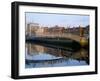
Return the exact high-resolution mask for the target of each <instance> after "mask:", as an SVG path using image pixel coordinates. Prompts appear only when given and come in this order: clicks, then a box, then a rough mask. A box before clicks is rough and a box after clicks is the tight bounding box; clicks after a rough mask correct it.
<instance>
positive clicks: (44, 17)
mask: <svg viewBox="0 0 100 81" xmlns="http://www.w3.org/2000/svg"><path fill="white" fill-rule="evenodd" d="M25 16H26V23H33V22H34V23H39V24H40V26H48V27H52V26H55V25H58V26H64V27H67V26H70V27H73V26H79V25H81V26H83V27H84V26H87V25H89V18H90V17H89V16H88V15H69V14H50V13H28V12H27V13H25Z"/></svg>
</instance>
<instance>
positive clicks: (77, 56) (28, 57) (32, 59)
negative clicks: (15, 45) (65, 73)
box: [25, 43, 89, 68]
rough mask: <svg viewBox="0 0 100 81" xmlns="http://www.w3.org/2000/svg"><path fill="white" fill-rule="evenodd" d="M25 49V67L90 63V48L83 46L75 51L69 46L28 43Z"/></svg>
mask: <svg viewBox="0 0 100 81" xmlns="http://www.w3.org/2000/svg"><path fill="white" fill-rule="evenodd" d="M25 51H26V52H25V68H40V67H64V66H83V65H84V66H85V65H89V53H88V50H86V49H83V48H82V49H79V50H77V51H73V50H72V49H68V47H64V48H62V47H58V46H50V45H47V44H35V43H26V46H25Z"/></svg>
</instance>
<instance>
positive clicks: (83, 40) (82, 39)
mask: <svg viewBox="0 0 100 81" xmlns="http://www.w3.org/2000/svg"><path fill="white" fill-rule="evenodd" d="M39 38H41V39H46V38H51V39H54V38H59V39H60V38H65V39H70V40H74V41H76V42H78V43H80V44H81V45H86V44H87V43H88V38H87V37H85V36H80V35H75V34H71V33H62V34H53V33H51V34H48V33H46V34H38V35H36V36H30V37H27V39H31V40H34V39H39ZM59 39H58V41H59Z"/></svg>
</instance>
